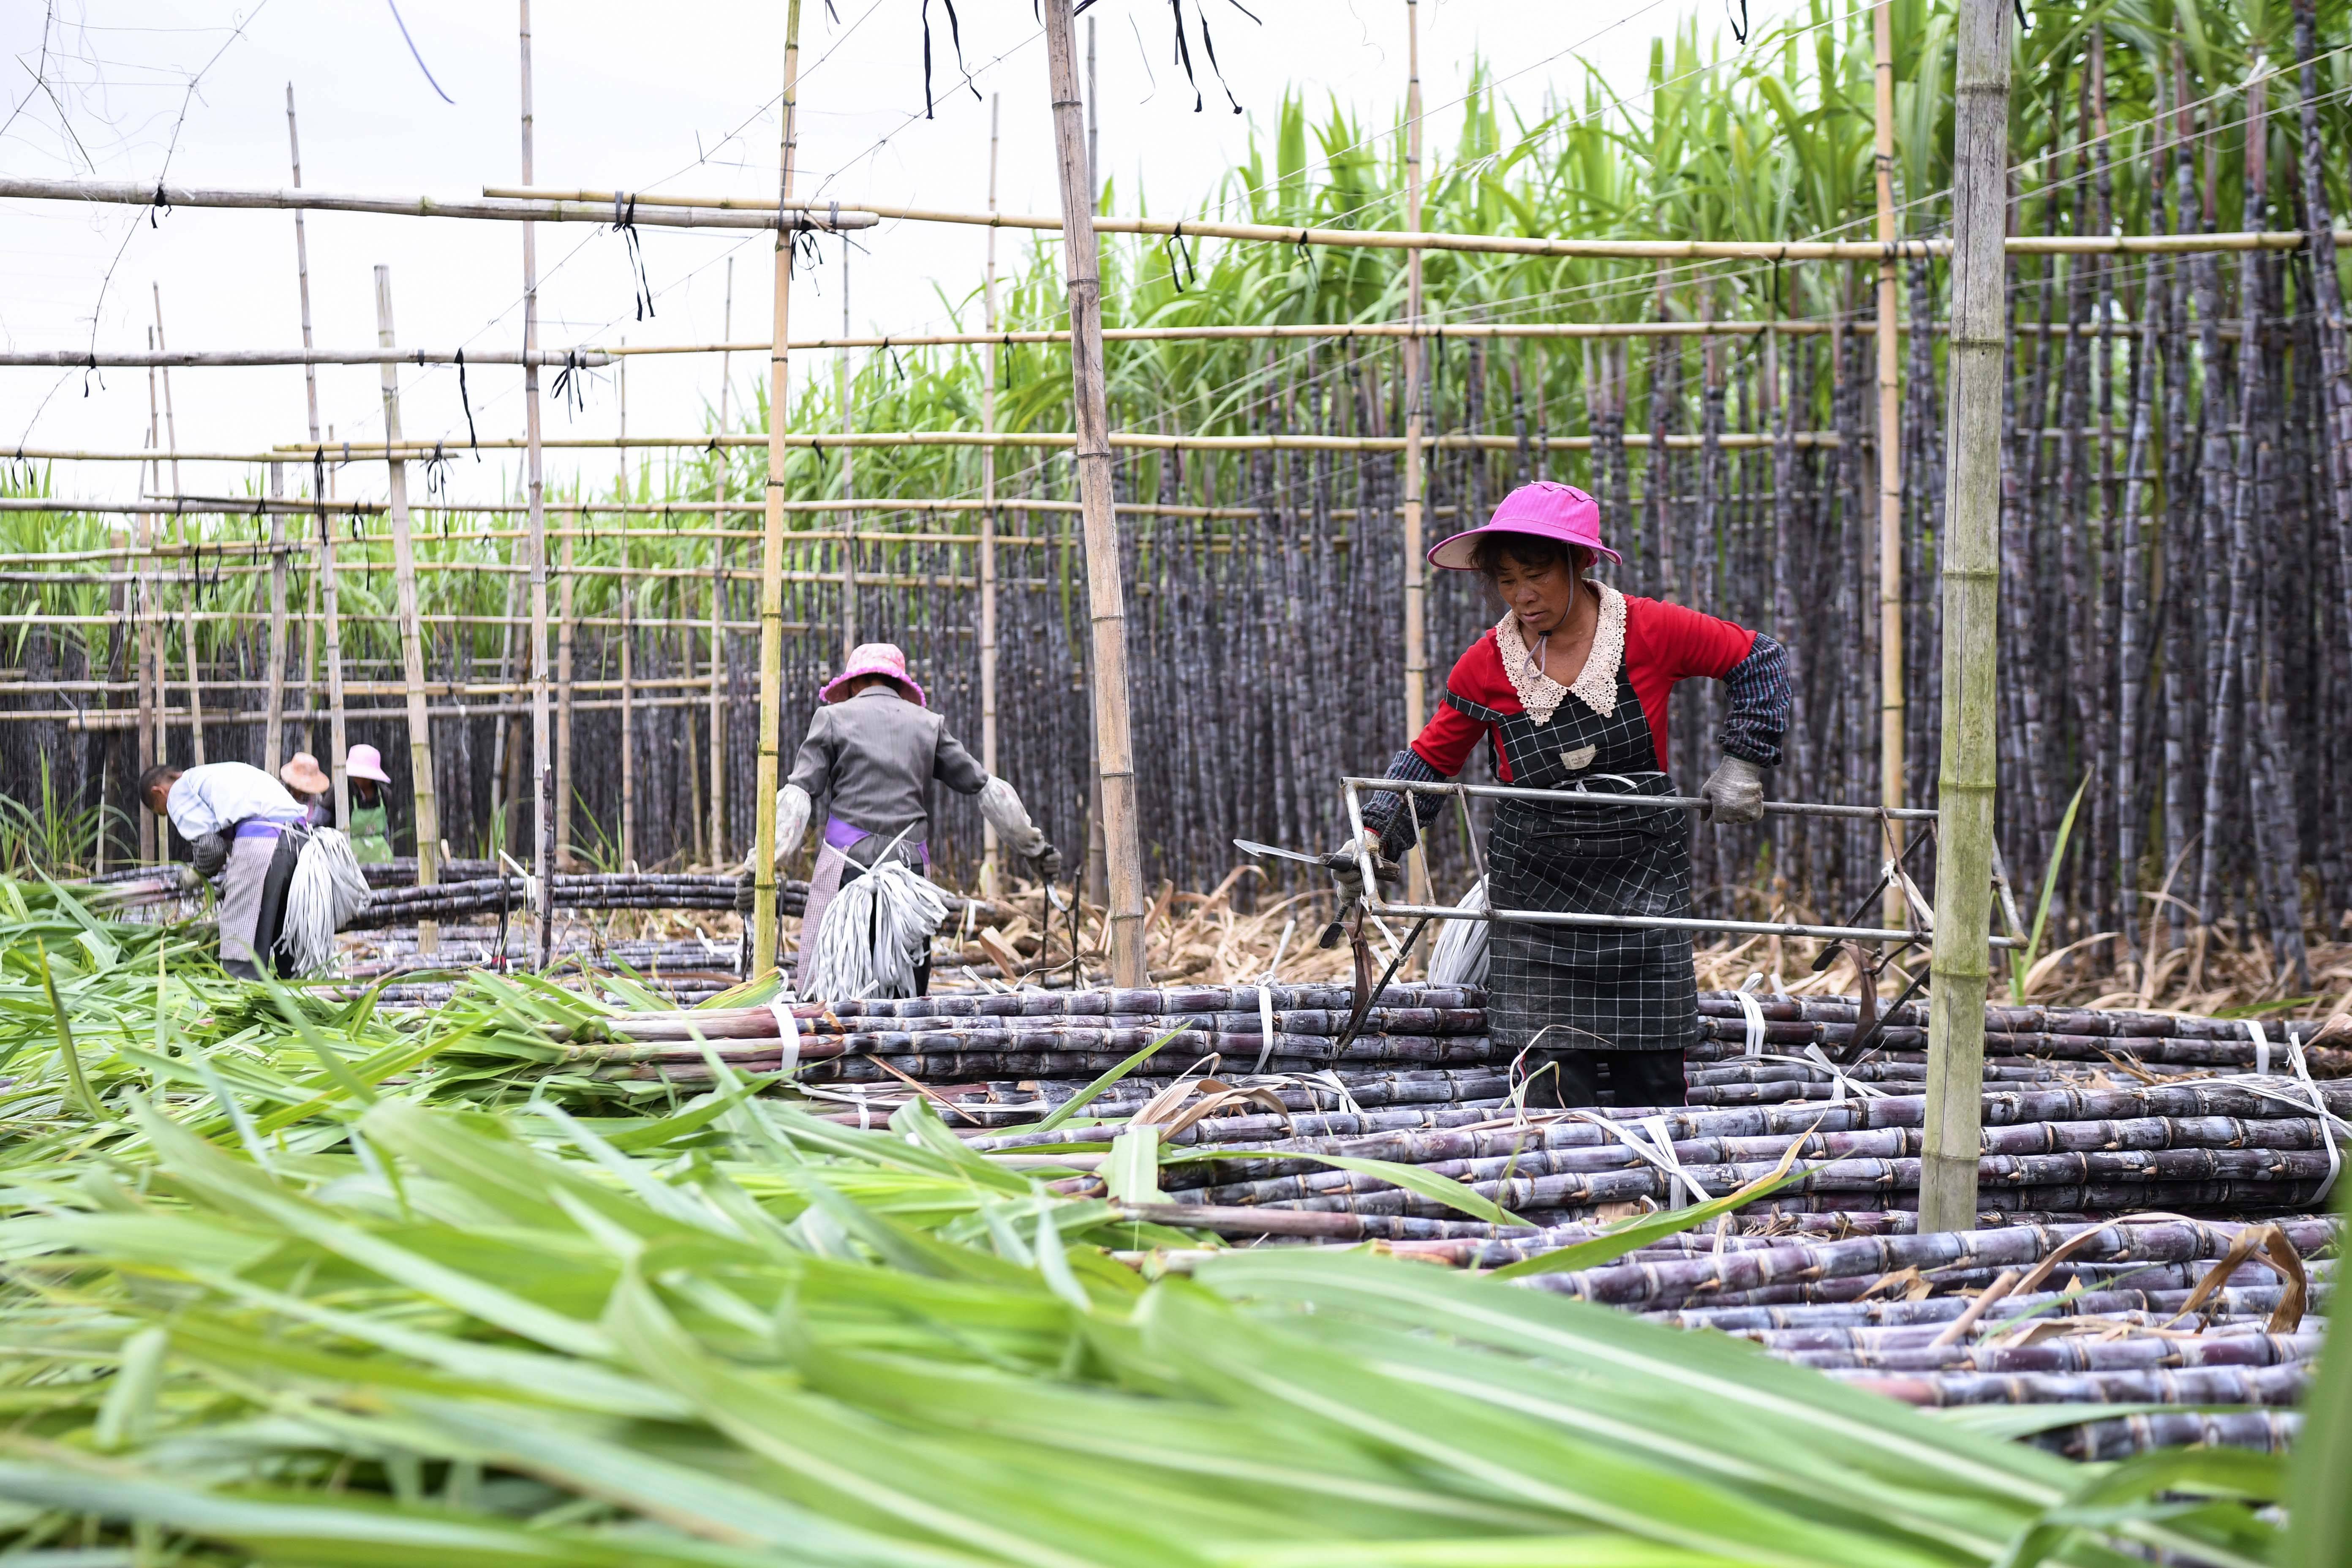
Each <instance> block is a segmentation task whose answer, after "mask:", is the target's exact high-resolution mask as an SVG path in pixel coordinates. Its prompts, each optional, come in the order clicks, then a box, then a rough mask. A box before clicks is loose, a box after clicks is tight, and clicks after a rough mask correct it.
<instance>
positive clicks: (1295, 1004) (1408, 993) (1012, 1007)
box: [833, 984, 1486, 1034]
mask: <svg viewBox="0 0 2352 1568" xmlns="http://www.w3.org/2000/svg"><path fill="white" fill-rule="evenodd" d="M1261 991H1263V992H1264V993H1265V1000H1266V1002H1267V1004H1268V1005H1271V1006H1272V1007H1273V1008H1274V1010H1275V1011H1276V1013H1277V1014H1286V1013H1291V1012H1297V1011H1301V1010H1307V1011H1321V1012H1339V1013H1343V1014H1344V1013H1346V1012H1348V1011H1349V1009H1352V1008H1353V1007H1354V1006H1355V1005H1356V994H1355V992H1354V990H1353V989H1352V988H1350V987H1349V986H1346V985H1333V984H1300V985H1285V984H1274V985H1268V986H1265V987H1260V986H1256V985H1171V986H1168V987H1165V988H1159V989H1139V990H1137V989H1127V988H1123V987H1097V988H1096V989H1092V990H1084V991H1034V990H1024V991H1015V992H977V991H974V992H960V993H952V994H940V995H935V996H909V997H898V998H887V999H882V1000H864V999H861V1000H851V1001H844V1002H835V1004H834V1007H833V1011H834V1013H835V1016H838V1017H842V1018H972V1017H978V1018H1013V1017H1025V1018H1046V1017H1099V1016H1105V1015H1110V1014H1118V1015H1139V1016H1143V1017H1148V1018H1165V1017H1186V1016H1197V1015H1206V1014H1226V1015H1234V1016H1239V1015H1243V1014H1246V1015H1248V1016H1251V1017H1255V1016H1257V1013H1258V1007H1259V997H1260V993H1261ZM1372 1002H1373V1005H1375V1006H1378V1007H1411V1008H1433V1009H1438V1010H1441V1011H1445V1012H1463V1011H1467V1012H1472V1013H1475V1014H1476V1015H1477V1017H1476V1018H1475V1020H1467V1019H1465V1021H1464V1024H1463V1026H1462V1032H1464V1033H1472V1034H1484V1033H1485V1032H1486V1017H1485V1009H1486V993H1485V992H1484V991H1482V990H1480V989H1479V988H1478V987H1476V986H1475V985H1412V984H1391V985H1389V986H1388V987H1386V988H1385V989H1383V990H1382V991H1381V994H1379V995H1378V996H1376V997H1374V998H1372ZM1428 1032H1431V1033H1436V1032H1441V1031H1436V1030H1431V1031H1428Z"/></svg>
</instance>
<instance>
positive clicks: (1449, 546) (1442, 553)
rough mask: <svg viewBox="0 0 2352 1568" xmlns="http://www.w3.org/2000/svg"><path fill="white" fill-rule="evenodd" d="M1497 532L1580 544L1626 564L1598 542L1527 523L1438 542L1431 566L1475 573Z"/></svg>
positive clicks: (1492, 525) (1488, 528) (1488, 526)
mask: <svg viewBox="0 0 2352 1568" xmlns="http://www.w3.org/2000/svg"><path fill="white" fill-rule="evenodd" d="M1497 533H1518V534H1525V535H1526V536H1527V537H1528V538H1529V539H1549V540H1550V541H1551V542H1553V543H1555V544H1573V545H1578V546H1580V547H1581V548H1583V549H1586V550H1590V551H1591V552H1592V553H1594V554H1595V555H1606V556H1607V557H1609V559H1610V560H1612V561H1614V562H1616V563H1618V564H1619V565H1621V566H1622V565H1623V564H1624V563H1625V558H1624V557H1623V556H1622V555H1620V554H1618V553H1617V552H1615V551H1613V550H1612V549H1610V548H1609V546H1607V545H1605V544H1603V543H1601V542H1600V541H1599V540H1597V539H1572V538H1570V537H1569V535H1568V533H1567V532H1566V531H1564V530H1559V529H1550V528H1542V527H1534V528H1530V527H1528V526H1527V525H1526V524H1524V523H1514V524H1510V525H1507V526H1505V525H1498V524H1496V523H1491V522H1490V523H1488V524H1486V526H1485V527H1484V528H1473V529H1470V530H1467V531H1464V532H1461V533H1457V534H1455V535H1454V536H1453V537H1452V538H1450V539H1441V540H1439V541H1438V542H1437V543H1436V544H1434V545H1433V546H1432V547H1431V549H1430V552H1429V563H1430V564H1431V565H1432V566H1438V567H1443V568H1444V570H1446V571H1448V572H1475V571H1476V570H1478V561H1477V552H1478V545H1479V542H1481V541H1482V540H1485V539H1486V538H1488V537H1490V536H1491V535H1494V534H1497Z"/></svg>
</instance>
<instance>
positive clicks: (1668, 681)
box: [1412, 594, 1787, 784]
mask: <svg viewBox="0 0 2352 1568" xmlns="http://www.w3.org/2000/svg"><path fill="white" fill-rule="evenodd" d="M1760 640H1761V641H1762V642H1764V643H1765V644H1766V645H1768V646H1769V647H1772V648H1773V649H1774V651H1776V652H1777V649H1778V645H1777V644H1773V643H1772V642H1771V639H1770V638H1769V637H1766V638H1762V639H1760ZM1758 643H1759V637H1758V635H1757V634H1756V633H1754V632H1751V631H1749V630H1748V629H1747V628H1746V627H1744V626H1734V625H1733V624H1732V623H1731V622H1729V621H1723V620H1717V618H1716V617H1715V616H1703V615H1701V614H1699V613H1698V612H1697V611H1696V610H1689V609H1685V608H1684V607H1683V606H1682V605H1670V604H1667V603H1665V602H1664V600H1660V599H1637V598H1635V597H1634V596H1633V595H1631V594H1628V595H1625V673H1626V675H1627V677H1628V678H1629V679H1631V680H1632V682H1633V695H1634V696H1635V697H1636V698H1637V699H1639V700H1640V701H1641V704H1642V715H1643V718H1645V719H1647V720H1648V721H1650V738H1651V741H1652V742H1653V744H1654V746H1655V747H1656V749H1657V753H1658V767H1659V769H1660V771H1662V772H1663V771H1664V768H1665V766H1666V702H1667V699H1668V698H1669V697H1671V696H1672V695H1673V692H1674V689H1675V682H1676V681H1678V680H1687V679H1691V678H1693V677H1695V676H1704V677H1706V678H1709V679H1718V680H1719V679H1723V678H1724V677H1726V676H1728V675H1729V674H1730V673H1731V672H1732V670H1733V669H1734V668H1737V667H1738V665H1739V664H1740V663H1741V662H1742V661H1744V660H1745V659H1747V658H1748V655H1749V654H1750V653H1752V652H1754V651H1756V649H1757V645H1758ZM1445 687H1446V689H1447V690H1448V691H1451V692H1453V693H1454V695H1455V696H1457V697H1460V698H1462V699H1464V700H1467V701H1470V702H1475V703H1476V704H1477V705H1478V706H1480V707H1482V708H1489V709H1493V710H1496V712H1500V713H1520V712H1524V711H1526V710H1525V709H1524V708H1523V707H1522V706H1521V705H1520V702H1519V698H1518V693H1517V691H1515V690H1513V689H1512V688H1511V678H1510V677H1509V676H1508V675H1507V674H1506V673H1505V672H1504V669H1503V656H1502V653H1501V651H1500V650H1499V649H1497V648H1496V646H1495V634H1494V631H1493V630H1492V629H1491V628H1489V629H1488V630H1487V632H1486V634H1485V635H1484V636H1483V637H1479V639H1478V640H1477V641H1476V642H1475V643H1472V644H1471V645H1470V650H1469V651H1468V652H1467V653H1465V654H1464V655H1463V656H1462V657H1461V658H1459V659H1458V660H1456V661H1455V662H1454V671H1453V673H1452V674H1450V675H1448V676H1447V677H1446V678H1445ZM1785 691H1786V688H1785V686H1783V687H1782V688H1781V692H1782V695H1781V697H1780V712H1781V714H1782V715H1785V713H1786V703H1787V698H1786V696H1785ZM1738 695H1739V694H1738V693H1735V699H1736V698H1737V697H1738ZM1487 729H1488V726H1486V725H1485V724H1482V723H1480V722H1479V721H1477V720H1475V719H1473V718H1471V717H1470V716H1469V715H1468V714H1466V713H1464V712H1462V711H1461V710H1458V709H1455V708H1453V707H1451V706H1448V705H1446V704H1444V703H1440V704H1439V705H1438V710H1437V715H1436V717H1435V718H1433V719H1432V720H1430V721H1429V724H1428V727H1427V728H1425V729H1423V731H1422V732H1421V734H1420V735H1419V736H1418V737H1416V738H1415V739H1414V741H1413V742H1412V750H1413V753H1414V754H1415V755H1416V756H1418V757H1419V758H1420V759H1421V760H1422V761H1423V762H1424V763H1428V764H1429V765H1430V766H1431V767H1433V768H1434V769H1436V770H1437V773H1438V775H1439V776H1440V777H1443V778H1452V777H1453V776H1454V774H1456V773H1460V772H1461V771H1462V764H1463V763H1466V762H1468V761H1469V760H1470V752H1471V750H1472V748H1473V747H1475V746H1476V745H1477V743H1478V741H1479V738H1480V737H1481V736H1483V735H1485V734H1486V731H1487ZM1771 739H1772V741H1773V742H1778V741H1779V739H1780V725H1779V724H1778V723H1774V724H1773V725H1772V726H1771ZM1772 749H1773V752H1774V754H1773V755H1772V756H1771V757H1770V758H1769V762H1778V761H1779V760H1780V759H1779V756H1778V754H1777V752H1778V748H1777V744H1776V745H1775V746H1774V747H1773V748H1772ZM1754 760H1759V761H1766V760H1768V759H1763V758H1758V759H1754ZM1495 776H1496V778H1497V779H1498V780H1500V781H1501V782H1502V783H1504V784H1508V783H1510V782H1511V765H1510V763H1509V761H1508V760H1507V759H1506V758H1505V757H1504V756H1503V755H1502V753H1501V749H1500V748H1499V747H1498V748H1497V749H1496V756H1495Z"/></svg>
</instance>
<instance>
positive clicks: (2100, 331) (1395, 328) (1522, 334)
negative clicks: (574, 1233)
mask: <svg viewBox="0 0 2352 1568" xmlns="http://www.w3.org/2000/svg"><path fill="white" fill-rule="evenodd" d="M2138 330H2139V329H2138V327H2137V325H2135V324H2134V323H2133V322H2131V321H2126V320H2121V319H2118V320H2117V321H2112V322H2109V323H2107V324H2106V325H2105V326H2095V325H2090V324H2087V323H2083V322H2069V321H2052V322H2050V323H2048V324H2047V325H2044V324H2043V323H2042V322H2038V321H2027V322H2022V323H2020V324H2019V325H2018V326H2017V328H2016V329H2015V331H2016V332H2017V334H2018V335H2019V336H2021V337H2052V338H2063V337H2078V338H2095V337H2102V336H2105V337H2113V338H2117V339H2125V338H2128V337H2130V336H2131V335H2132V334H2133V333H2135V332H2137V331H2138ZM2218 330H2219V331H2220V332H2221V337H2222V339H2223V340H2224V341H2225V342H2234V341H2235V340H2236V339H2237V336H2238V331H2239V329H2238V327H2237V325H2236V323H2234V322H2227V323H2223V324H2222V325H2221V327H2220V328H2219V329H2218ZM1877 331H1878V325H1877V323H1876V322H1875V321H1868V320H1858V321H1817V320H1802V321H1455V322H1445V321H1423V322H1419V323H1412V322H1405V321H1354V322H1349V321H1342V322H1335V323H1319V322H1318V323H1305V324H1301V323H1289V322H1286V323H1275V322H1248V323H1242V324H1239V325H1231V326H1213V327H1110V328H1107V329H1105V331H1104V332H1103V341H1104V342H1114V343H1143V342H1151V343H1165V342H1263V341H1265V340H1268V339H1307V340H1318V341H1319V340H1324V339H1330V338H1340V339H1347V338H1417V339H1429V340H1437V341H1443V340H1444V339H1446V338H1454V339H1458V340H1461V341H1465V342H1467V341H1470V340H1473V339H1475V340H1478V341H1482V342H1484V341H1491V340H1498V339H1501V340H1510V339H1545V338H1563V339H1580V338H1752V337H1762V336H1765V335H1766V334H1768V333H1769V334H1771V335H1774V336H1778V337H1829V336H1833V335H1835V334H1837V333H1839V332H1853V333H1856V334H1858V335H1860V336H1863V337H1873V336H1875V335H1876V334H1877ZM1895 331H1897V332H1898V333H1900V334H1901V335H1902V336H1904V337H1906V338H1907V337H1909V336H1910V335H1911V326H1910V323H1909V322H1907V321H1906V322H1899V323H1897V325H1896V327H1895ZM1934 331H1935V332H1936V335H1937V336H1938V337H1940V336H1943V335H1944V334H1945V333H1946V332H1947V331H1948V327H1947V325H1946V324H1945V323H1944V322H1942V321H1938V322H1937V323H1936V324H1935V328H1934ZM1069 341H1070V334H1069V333H1068V332H1067V331H1000V332H917V333H913V334H911V335H894V334H889V333H884V334H880V335H868V336H864V337H833V338H803V339H796V340H794V341H793V343H792V345H791V346H792V348H793V350H795V351H800V350H807V351H811V352H815V351H821V350H825V349H884V350H887V349H929V348H999V347H1011V346H1013V345H1016V344H1030V345H1035V344H1052V343H1066V342H1069ZM771 347H772V345H771V344H769V343H768V342H763V341H748V342H740V343H616V344H610V345H607V346H605V347H602V348H577V349H541V350H539V351H537V352H535V353H532V354H530V363H533V364H541V365H556V366H565V365H576V366H579V367H581V368H583V369H587V370H602V369H604V368H605V367H607V366H609V365H611V364H612V363H614V362H615V361H617V360H621V359H625V358H630V357H634V356H635V355H638V354H738V353H767V352H768V351H769V350H770V348H771ZM458 363H464V364H473V365H485V364H495V365H516V364H521V363H524V355H523V353H522V352H521V351H520V350H517V349H482V350H480V351H478V352H476V353H466V351H464V350H462V349H373V348H370V349H210V350H205V349H173V350H171V351H170V352H168V353H164V352H149V351H144V350H139V351H128V352H121V353H115V352H109V353H92V352H89V351H87V350H80V349H40V350H32V351H26V352H20V353H0V369H5V368H8V367H10V366H31V367H38V368H45V369H53V370H55V369H63V370H140V369H148V368H163V369H172V370H188V369H203V368H205V367H215V368H219V367H226V368H238V367H251V366H267V365H311V364H351V365H368V364H416V365H428V364H458ZM755 510H756V508H755Z"/></svg>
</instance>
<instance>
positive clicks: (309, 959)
mask: <svg viewBox="0 0 2352 1568" xmlns="http://www.w3.org/2000/svg"><path fill="white" fill-rule="evenodd" d="M368 896H369V895H368V885H367V876H366V874H365V873H364V872H362V870H361V869H360V865H359V861H358V860H357V859H355V858H353V857H352V841H351V839H350V838H349V837H347V836H346V835H345V834H344V833H343V832H342V830H341V829H340V828H335V827H316V828H312V829H311V830H310V834H309V836H308V837H307V838H306V839H305V840H304V842H303V845H302V852H301V854H300V856H299V858H297V859H296V860H295V862H294V875H293V877H292V879H290V880H289V882H288V883H287V887H286V917H285V920H284V921H283V922H282V923H281V924H280V925H279V927H278V950H279V951H280V952H284V953H286V954H287V955H289V957H291V958H292V959H293V960H294V970H295V973H298V974H315V973H320V972H322V971H324V970H327V969H329V968H331V966H332V965H333V963H334V962H335V932H337V931H341V929H342V928H343V927H344V926H346V925H349V924H350V923H351V921H352V919H353V918H354V917H355V916H357V915H358V914H359V913H360V911H361V910H364V909H366V908H367V907H368Z"/></svg>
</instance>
